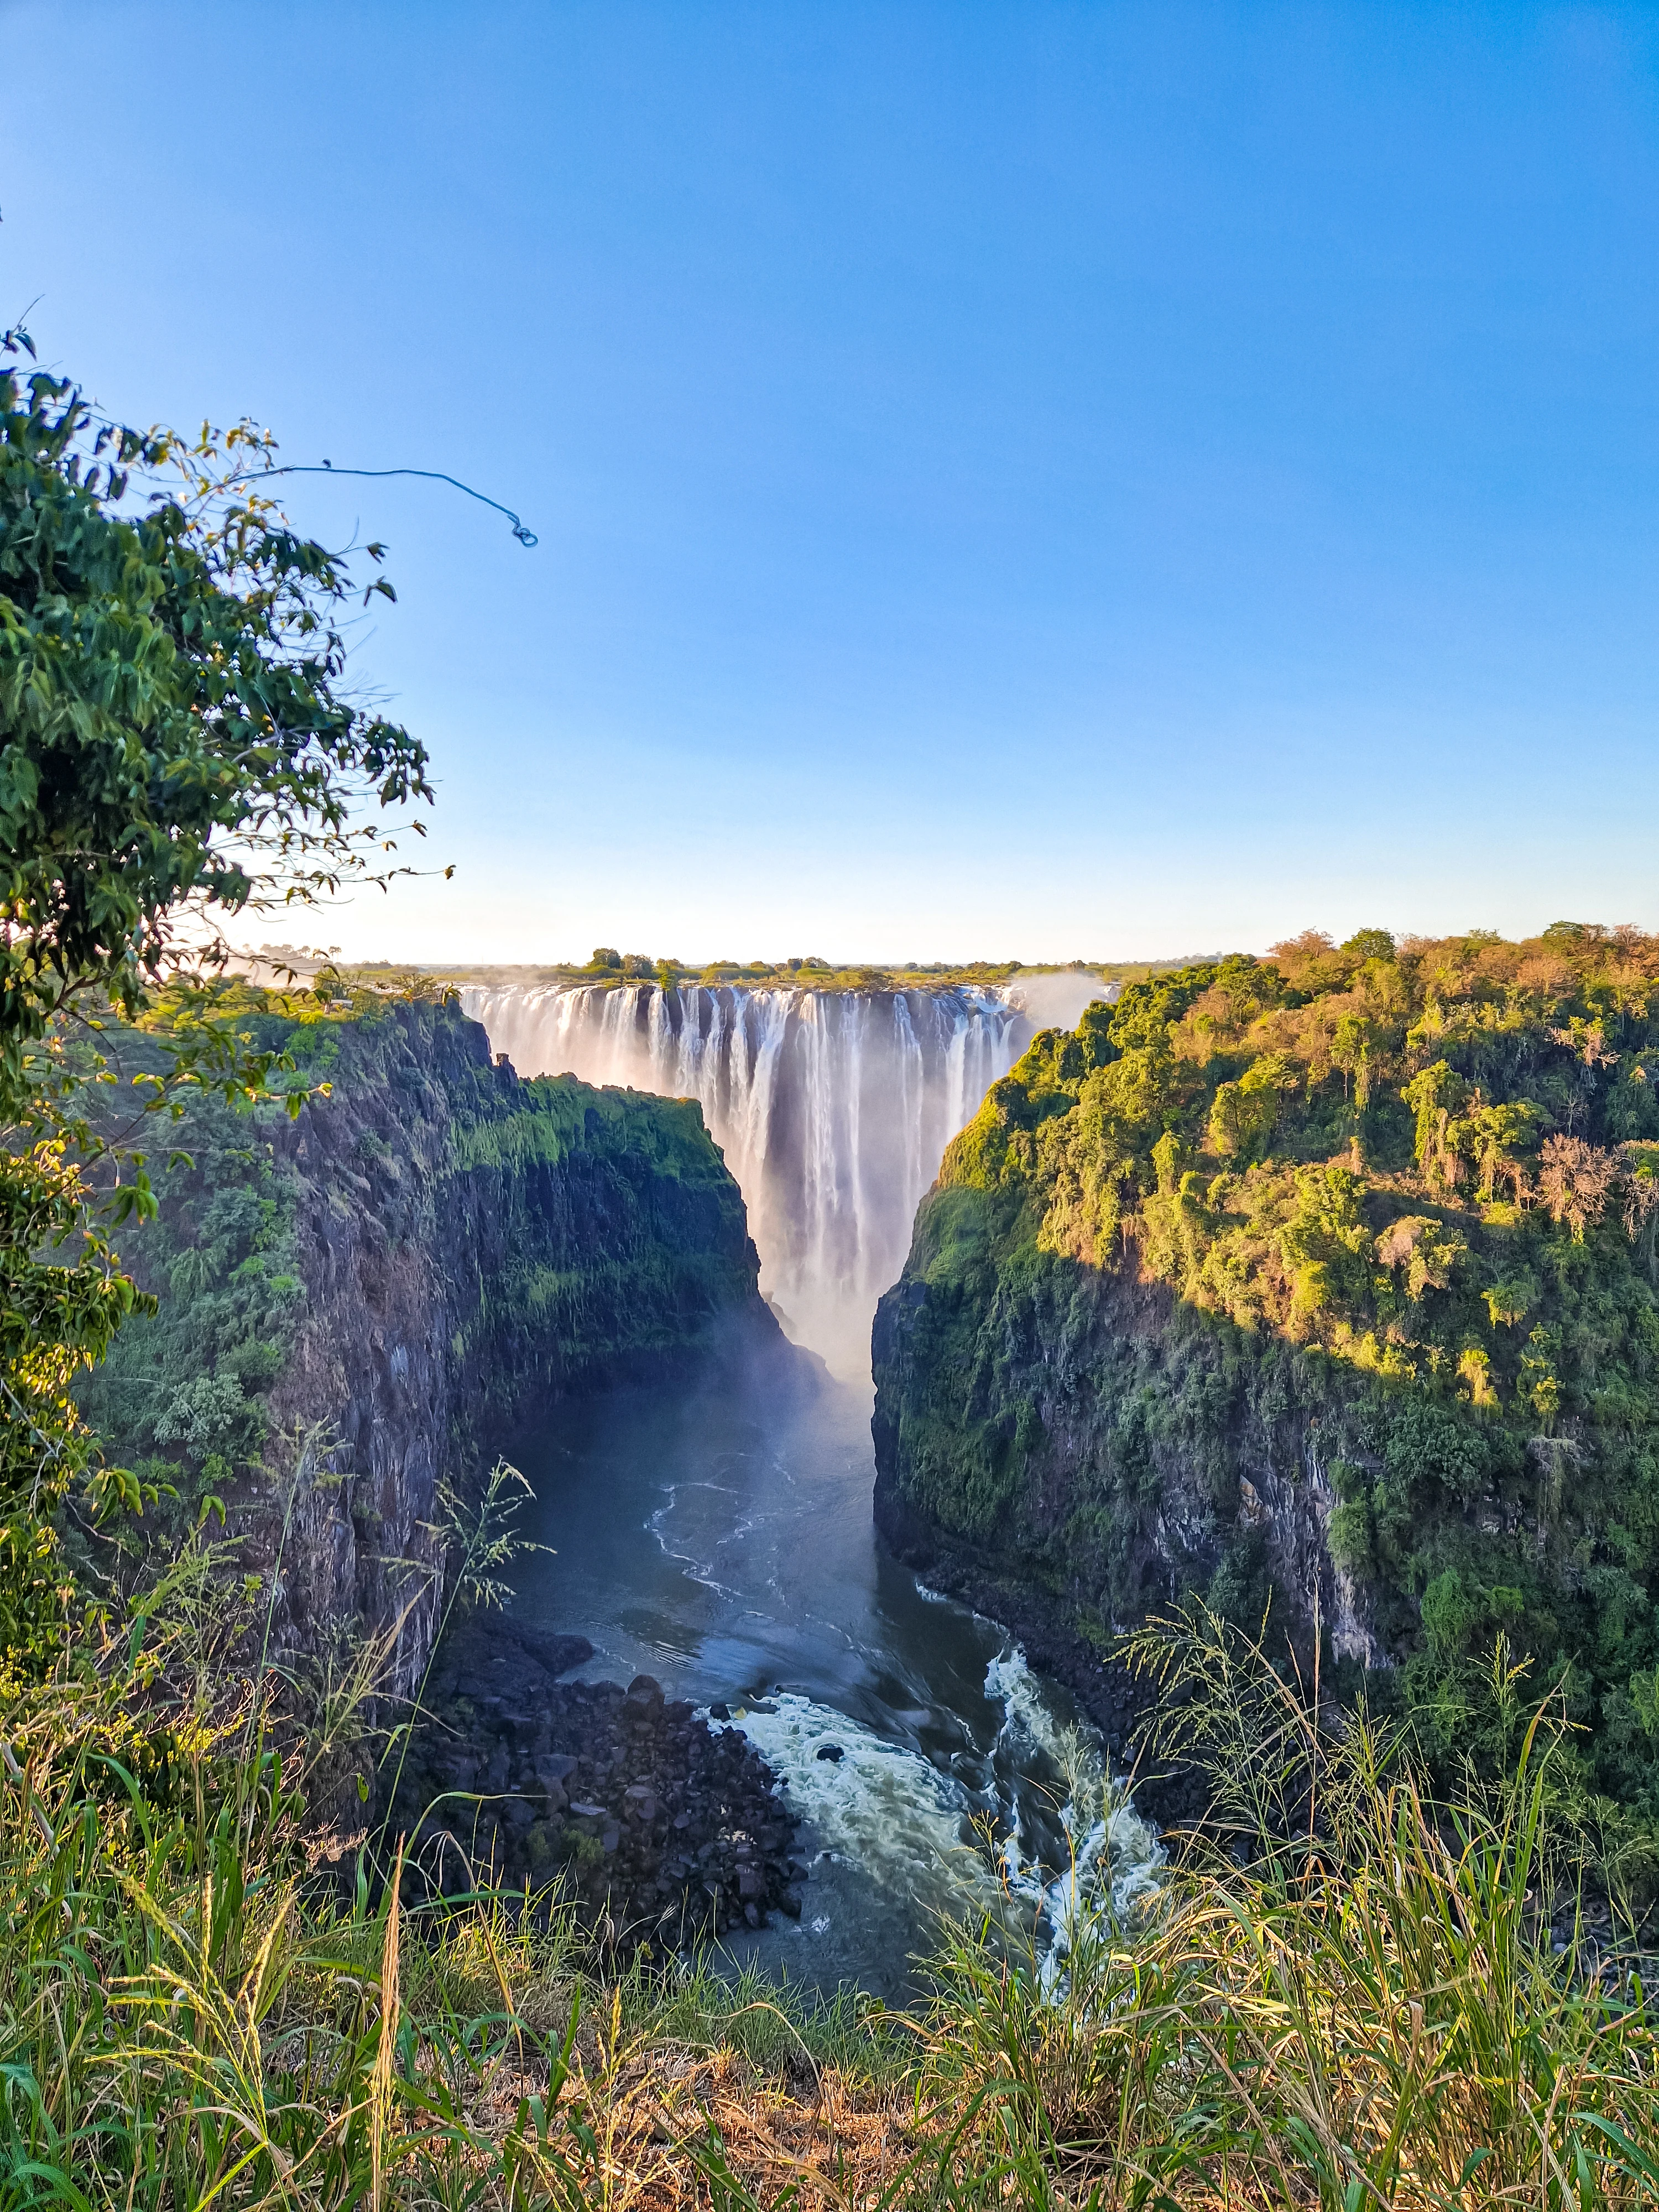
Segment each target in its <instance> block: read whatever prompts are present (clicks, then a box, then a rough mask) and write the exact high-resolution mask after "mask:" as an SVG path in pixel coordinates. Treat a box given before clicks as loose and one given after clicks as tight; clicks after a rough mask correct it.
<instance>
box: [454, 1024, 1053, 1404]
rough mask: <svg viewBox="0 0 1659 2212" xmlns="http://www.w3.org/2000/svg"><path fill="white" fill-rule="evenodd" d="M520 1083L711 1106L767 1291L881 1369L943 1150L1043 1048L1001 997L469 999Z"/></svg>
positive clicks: (788, 1311)
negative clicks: (890, 1294)
mask: <svg viewBox="0 0 1659 2212" xmlns="http://www.w3.org/2000/svg"><path fill="white" fill-rule="evenodd" d="M461 998H462V1003H463V1005H464V1006H465V1009H466V1012H468V1013H469V1014H471V1015H472V1017H473V1018H475V1019H476V1020H477V1021H479V1022H482V1023H483V1026H484V1028H485V1030H487V1031H488V1033H489V1042H490V1045H491V1047H492V1048H493V1049H494V1050H495V1051H497V1052H504V1053H506V1054H507V1057H508V1058H509V1060H511V1061H512V1063H513V1066H514V1067H515V1068H516V1069H517V1070H518V1072H519V1073H520V1075H522V1076H532V1075H557V1074H562V1073H566V1072H568V1073H571V1074H573V1075H576V1076H579V1077H580V1079H582V1080H583V1081H584V1082H586V1083H593V1084H620V1085H627V1086H629V1088H631V1089H633V1090H636V1091H654V1092H657V1093H658V1094H659V1095H661V1096H665V1097H674V1098H695V1099H696V1100H697V1101H698V1103H700V1104H701V1106H702V1110H703V1118H704V1120H705V1121H707V1123H708V1128H709V1131H710V1133H711V1134H712V1135H713V1137H714V1141H715V1143H716V1144H718V1145H719V1146H720V1149H721V1151H722V1152H724V1153H725V1155H726V1164H727V1166H728V1167H730V1169H731V1170H732V1174H733V1175H734V1176H736V1177H737V1179H738V1183H739V1185H740V1186H741V1188H742V1190H743V1194H744V1200H745V1201H746V1202H747V1205H748V1208H749V1225H750V1232H751V1233H752V1235H753V1237H754V1239H755V1243H756V1247H757V1249H758V1251H759V1253H760V1255H761V1287H762V1288H763V1291H765V1292H766V1293H767V1295H768V1297H770V1298H771V1299H772V1300H773V1302H774V1303H775V1305H776V1306H777V1307H779V1308H781V1311H782V1314H783V1316H785V1317H786V1318H787V1325H788V1327H789V1328H790V1331H791V1334H793V1335H794V1336H795V1337H796V1338H797V1339H798V1340H799V1341H800V1342H802V1343H804V1344H807V1345H810V1346H811V1347H812V1349H813V1350H814V1351H816V1352H821V1353H822V1354H823V1357H824V1358H826V1359H827V1360H828V1361H829V1364H830V1365H831V1366H832V1367H833V1368H834V1369H836V1371H837V1372H840V1373H842V1374H845V1375H848V1376H860V1377H862V1376H866V1375H867V1374H868V1372H869V1350H870V1322H871V1318H872V1315H873V1313H874V1311H875V1304H876V1300H877V1298H878V1297H879V1296H880V1295H881V1293H882V1291H884V1290H885V1289H886V1288H887V1287H888V1285H890V1284H891V1283H894V1282H896V1280H897V1279H898V1276H899V1273H900V1271H901V1270H902V1267H903V1264H904V1256H905V1254H906V1252H907V1250H908V1248H909V1242H910V1229H911V1225H912V1223H913V1221H914V1220H915V1212H916V1207H917V1206H918V1205H919V1204H920V1203H921V1199H922V1196H923V1194H925V1193H926V1191H927V1188H928V1186H929V1184H930V1183H931V1182H933V1177H934V1176H935V1175H936V1174H937V1173H938V1172H939V1160H940V1158H941V1156H942V1155H943V1153H944V1151H945V1146H946V1145H947V1144H948V1143H949V1142H950V1140H951V1138H952V1137H953V1136H954V1135H955V1134H956V1133H957V1130H958V1129H960V1128H961V1127H963V1125H964V1123H966V1122H967V1121H969V1119H970V1118H971V1116H972V1115H974V1113H975V1111H976V1110H977V1109H978V1107H979V1103H980V1101H981V1099H982V1098H983V1097H984V1096H985V1093H986V1091H987V1090H988V1089H989V1088H990V1086H991V1085H992V1084H993V1083H994V1082H995V1080H996V1079H997V1078H998V1077H999V1076H1000V1075H1005V1074H1006V1073H1007V1072H1008V1069H1009V1068H1010V1067H1011V1066H1012V1065H1013V1062H1014V1060H1015V1059H1016V1058H1017V1057H1018V1054H1019V1053H1020V1052H1022V1051H1023V1050H1024V1047H1025V1045H1026V1043H1027V1042H1029V1040H1030V1035H1031V1024H1030V1020H1029V1018H1027V1017H1026V1015H1025V1014H1024V1012H1023V1011H1022V1010H1021V1009H1020V1008H1019V1007H1018V1006H1015V1005H1013V1004H1012V1003H1010V1002H1009V1000H1007V999H1006V998H1004V997H1002V996H1000V995H993V994H989V993H981V992H976V991H972V990H968V989H963V988H961V987H950V988H945V989H940V990H938V991H927V990H914V989H912V990H903V991H878V992H871V993H867V994H860V993H853V992H826V991H811V990H799V989H787V988H775V989H768V988H757V989H748V988H744V987H742V986H740V985H736V986H734V985H721V986H719V987H714V986H709V985H707V984H683V985H681V986H679V987H678V988H675V989H670V990H666V991H665V990H663V989H662V988H660V987H659V986H658V985H656V984H654V983H638V984H629V983H621V984H613V985H611V986H608V987H607V986H606V985H604V984H597V983H595V984H583V983H555V984H549V985H544V986H540V987H525V986H522V985H509V986H507V987H488V986H484V985H480V984H474V985H469V986H467V987H465V989H464V990H463V992H462V994H461Z"/></svg>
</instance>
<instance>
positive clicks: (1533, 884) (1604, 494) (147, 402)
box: [0, 0, 1659, 961]
mask: <svg viewBox="0 0 1659 2212" xmlns="http://www.w3.org/2000/svg"><path fill="white" fill-rule="evenodd" d="M1656 71H1659V13H1656V11H1654V10H1653V9H1594V8H1565V9H1546V8H1528V7H1524V6H1520V5H1513V4H1511V5H1508V6H1503V7H1493V8H1490V9H1483V8H1480V7H1474V6H1461V7H1451V6H1444V7H1435V8H1413V7H1410V6H1406V5H1401V4H1399V0H1393V4H1389V5H1384V6H1377V7H1362V6H1347V7H1330V8H1304V7H1298V8H1276V7H1273V6H1271V5H1262V4H1249V5H1244V4H1240V5H1237V6H1231V7H1223V6H1217V7H1182V6H1181V5H1179V4H1171V3H1170V0H1158V4H1148V5H1144V6H1112V5H1106V4H1096V5H1087V6H1047V5H1043V4H1041V0H1025V4H1021V5H1005V6H993V5H988V4H975V0H951V4H946V5H941V6H937V7H930V6H925V5H907V4H903V0H887V4H884V5H880V6H868V7H866V6H860V5H856V4H836V5H830V4H819V5H812V6H804V5H792V4H788V0H768V4H764V5H759V6H752V7H744V6H740V5H723V4H719V0H700V4H696V5H687V6H673V5H659V6H640V5H634V4H630V0H603V4H600V0H593V4H580V5H556V4H543V5H537V6H528V5H518V6H515V5H508V4H499V5H496V4H489V0H469V4H459V0H456V4H449V5H438V4H424V5H423V4H420V0H399V4H398V5H395V6H393V5H390V4H386V5H381V4H372V3H371V0H331V4H329V5H326V6H323V5H316V4H312V0H283V4H282V5H280V6H277V5H264V4H260V5H252V4H246V0H212V4H206V5H184V4H179V5H164V4H155V5H148V4H143V0H121V4H110V5H104V6H97V5H90V4H84V3H83V0H52V4H51V5H38V4H27V5H25V4H17V3H16V0H10V4H8V0H0V218H3V219H0V316H3V318H4V319H10V318H11V317H12V316H13V315H15V313H17V312H19V311H20V310H21V309H22V308H24V307H27V306H28V304H29V303H30V302H31V301H34V300H35V299H36V296H37V295H40V298H39V304H38V305H37V306H35V307H33V310H32V313H31V316H30V321H31V325H32V327H33V331H34V333H35V336H36V338H37V341H38V343H40V347H41V349H42V353H43V356H45V357H46V358H48V359H50V360H52V361H53V362H57V363H58V364H59V365H61V366H63V367H64V368H67V369H69V370H70V371H72V372H73V373H74V374H76V375H77V376H79V377H80V378H82V380H84V381H85V382H86V383H87V385H88V387H89V388H90V389H91V390H92V391H93V392H95V393H96V395H97V397H98V398H100V401H101V402H102V403H103V404H105V405H106V407H108V408H109V409H110V410H112V411H113V412H116V413H118V414H121V415H123V416H127V417H130V418H134V419H139V420H143V421H149V420H153V419H157V418H162V419H167V420H171V421H173V422H179V423H189V422H192V421H194V420H197V419H199V418H200V417H201V416H203V415H204V414H205V415H210V416H214V417H215V418H216V419H220V420H223V419H226V418H228V417H232V416H237V415H240V414H242V413H244V412H246V413H251V414H253V415H255V416H258V417H260V418H261V419H262V420H263V421H264V422H268V423H269V424H270V427H271V428H273V429H274V430H275V431H276V434H277V435H278V437H279V438H280V439H281V440H282V442H283V449H284V455H285V457H286V458H287V459H292V460H315V459H320V458H321V457H322V456H323V455H325V454H326V455H328V456H329V457H330V458H331V459H333V460H334V461H335V462H336V463H337V464H347V463H352V464H356V465H362V466H367V467H377V466H389V465H398V464H403V465H415V466H425V467H433V468H441V469H448V470H451V471H453V472H454V473H455V474H457V475H459V476H461V477H465V478H466V479H467V480H468V481H469V482H471V483H476V484H477V485H478V486H479V487H480V489H483V490H485V491H488V492H489V493H490V494H491V495H493V496H494V497H495V498H498V499H501V500H503V501H506V502H507V504H508V505H510V506H512V507H516V508H517V509H518V510H520V512H521V513H523V515H524V516H525V518H526V520H527V521H528V522H529V523H530V524H531V525H532V527H534V528H535V529H536V530H537V531H538V532H539V533H540V540H541V542H540V544H539V545H538V548H537V549H536V550H534V551H530V552H526V551H525V550H521V549H520V547H519V546H518V545H516V544H514V543H513V539H512V538H511V537H510V536H509V535H508V532H507V527H506V526H505V524H503V523H501V521H500V520H499V519H498V518H496V517H494V516H492V515H490V514H489V513H488V512H487V510H485V509H483V508H481V507H473V506H471V504H470V503H468V502H466V501H463V500H461V499H460V498H459V496H458V495H453V494H450V493H447V492H445V491H443V490H442V489H440V488H437V487H432V486H420V487H416V486H411V485H408V484H404V483H393V484H369V483H356V484H352V485H349V486H346V485H324V484H319V483H317V481H316V480H315V479H314V478H301V479H299V480H298V482H297V483H296V485H295V489H294V490H293V493H292V495H291V502H290V508H291V512H292V513H293V515H294V517H295V520H297V521H299V522H301V524H302V525H304V526H307V527H308V528H310V529H312V530H313V531H314V532H317V533H318V534H319V535H322V536H325V537H331V538H340V537H343V536H344V535H345V534H346V533H348V532H350V531H351V530H352V528H353V527H354V526H357V527H358V528H359V529H360V530H361V533H362V535H363V536H365V537H368V536H374V537H380V538H385V539H386V540H387V541H388V542H389V544H390V546H391V549H392V554H391V560H390V562H389V573H390V574H391V575H392V579H393V580H394V582H395V583H396V585H397V586H398V592H399V595H400V597H399V603H398V606H397V607H395V608H390V609H388V608H385V607H381V608H380V611H378V613H377V615H376V617H375V618H374V622H373V623H372V625H370V626H368V627H367V628H366V629H364V630H363V632H362V635H361V638H360V641H359V646H358V650H357V665H358V668H359V672H360V674H361V677H362V680H363V682H364V683H365V684H368V685H372V686H373V687H374V688H375V689H376V690H379V691H380V692H381V693H383V694H385V695H386V696H388V697H389V698H390V699H391V700H392V702H394V704H395V707H396V708H397V710H398V713H399V714H401V715H402V717H403V718H404V720H406V721H408V722H409V723H410V726H412V727H413V728H415V729H416V730H417V731H418V732H420V733H421V734H422V736H423V737H424V738H426V739H427V740H428V743H429V744H430V745H431V748H432V750H433V753H434V756H435V764H436V771H437V776H438V780H439V781H440V784H441V804H440V808H439V811H438V813H437V816H436V818H435V823H434V826H433V832H432V836H431V838H430V840H429V844H430V847H431V851H432V857H433V858H434V859H435V860H439V861H453V863H454V864H455V867H456V873H455V878H454V880H453V882H452V883H449V884H443V883H441V882H423V883H421V884H412V885H406V886H404V887H402V888H400V889H399V890H398V891H397V892H395V893H394V894H393V895H392V896H390V897H386V898H381V897H380V896H373V897H370V898H368V899H367V900H364V901H360V902H358V903H357V904H356V906H354V907H353V908H351V909H349V911H347V912H345V913H343V914H341V915H337V916H334V917H332V918H331V919H329V920H328V921H325V922H322V923H319V926H318V927H317V928H316V929H315V930H314V931H313V932H311V933H310V934H312V935H313V936H314V937H315V938H316V939H318V941H325V942H329V943H339V944H342V945H344V946H345V947H346V948H347V949H348V950H349V951H354V952H357V953H359V954H361V955H362V956H364V957H416V958H440V957H465V958H472V959H478V958H495V959H532V960H533V959H550V958H555V957H564V956H568V955H570V954H573V953H574V954H579V955H585V954H586V951H587V950H588V948H589V947H590V946H591V945H593V944H595V943H596V942H605V943H611V944H620V945H623V948H624V949H627V950H634V949H638V950H641V951H653V952H656V953H658V954H664V953H673V954H678V956H680V957H683V958H687V959H695V958H699V957H714V956H720V955H724V956H726V957H737V958H754V957H769V958H770V957H781V956H783V955H786V954H789V953H796V952H808V951H813V952H819V953H823V954H825V955H828V956H839V957H876V958H879V957H912V958H921V959H933V958H952V957H962V958H973V957H1019V958H1023V959H1025V960H1027V961H1034V960H1038V959H1043V958H1053V959H1070V958H1072V957H1079V956H1083V957H1113V956H1119V955H1135V954H1156V953H1162V952H1173V951H1184V950H1189V949H1199V948H1210V947H1214V946H1219V945H1240V946H1249V947H1259V946H1261V945H1265V944H1266V943H1267V942H1269V941H1271V940H1272V939H1273V938H1275V937H1277V936H1279V935H1282V934H1284V933H1286V932H1289V931H1293V930H1296V929H1299V928H1302V927H1306V926H1308V925H1310V924H1319V925H1322V926H1324V927H1330V928H1333V929H1334V930H1336V931H1337V932H1339V933H1346V932H1347V931H1349V930H1351V929H1352V928H1355V927H1360V926H1362V925H1369V924H1372V923H1382V924H1383V925H1388V926H1393V927H1397V928H1418V929H1423V930H1438V929H1451V928H1459V927H1469V926H1476V925H1480V926H1488V927H1499V928H1504V929H1507V930H1516V929H1530V928H1536V927H1541V926H1542V925H1543V924H1544V923H1546V922H1547V921H1551V920H1553V919H1555V918H1556V917H1558V916H1560V915H1567V916H1571V917H1573V918H1590V917H1593V918H1600V919H1602V920H1606V921H1638V922H1641V923H1643V924H1644V925H1645V926H1647V927H1659V875H1656V859H1659V852H1656V843H1659V829H1656V811H1655V807H1654V804H1653V796H1654V788H1655V776H1654V765H1655V758H1656V745H1655V718H1656V709H1659V658H1656V611H1659V498H1656V494H1659V377H1656V371H1659V100H1656V93H1659V76H1656ZM271 934H287V932H286V931H272V932H271Z"/></svg>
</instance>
